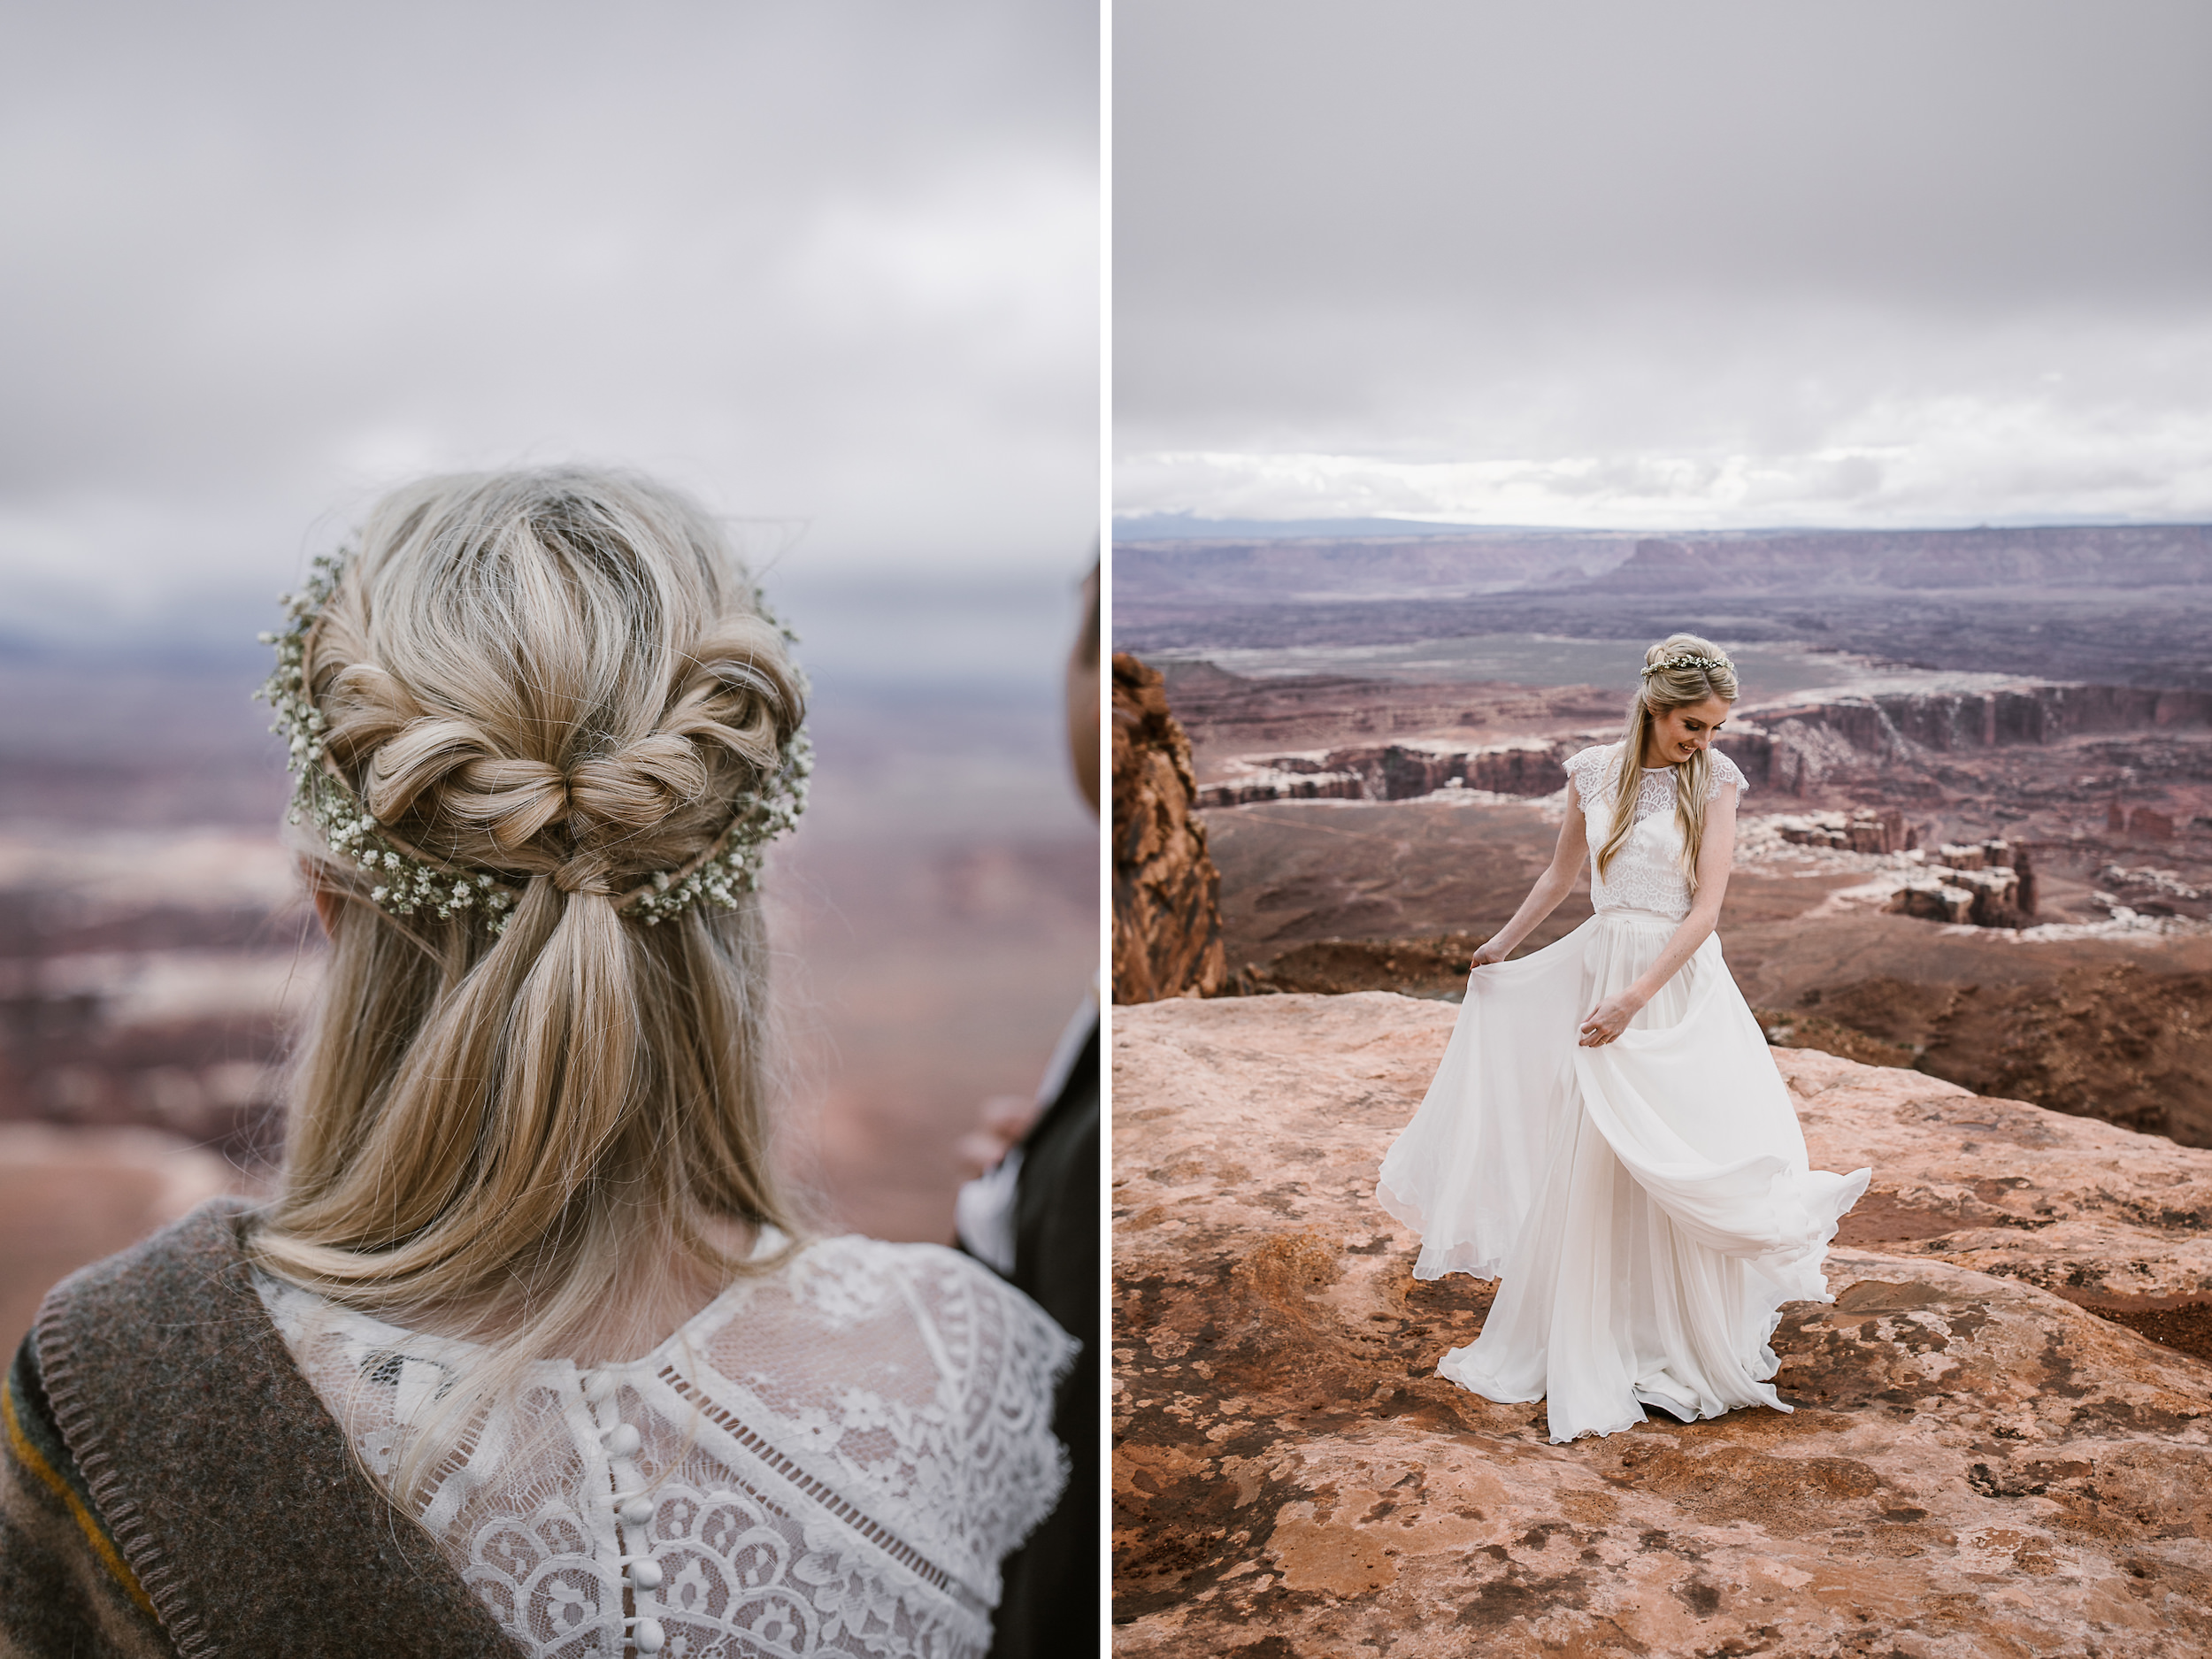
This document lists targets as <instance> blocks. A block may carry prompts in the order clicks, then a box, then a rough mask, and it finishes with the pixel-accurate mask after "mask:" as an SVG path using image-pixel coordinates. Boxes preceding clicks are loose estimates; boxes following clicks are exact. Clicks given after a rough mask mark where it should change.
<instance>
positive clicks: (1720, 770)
mask: <svg viewBox="0 0 2212 1659" xmlns="http://www.w3.org/2000/svg"><path fill="white" fill-rule="evenodd" d="M1710 754H1711V757H1712V762H1713V765H1712V780H1711V781H1710V782H1709V783H1708V784H1707V785H1706V787H1705V798H1706V799H1707V800H1708V801H1717V800H1718V799H1719V798H1720V792H1721V791H1722V790H1723V789H1724V788H1726V787H1728V786H1729V785H1730V784H1734V785H1735V786H1736V799H1737V800H1739V801H1740V800H1742V799H1743V798H1744V796H1745V795H1747V794H1748V793H1749V792H1750V788H1751V786H1750V785H1749V784H1747V783H1746V782H1745V781H1744V775H1743V771H1742V769H1741V768H1740V767H1739V766H1738V765H1737V764H1736V763H1735V762H1734V761H1732V760H1731V759H1729V758H1728V757H1727V756H1725V755H1724V754H1722V753H1721V752H1720V750H1718V749H1713V750H1711V751H1710Z"/></svg>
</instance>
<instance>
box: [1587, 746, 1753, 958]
mask: <svg viewBox="0 0 2212 1659" xmlns="http://www.w3.org/2000/svg"><path fill="white" fill-rule="evenodd" d="M1620 756H1621V746H1620V745H1619V744H1618V743H1606V744H1601V745H1599V746H1598V747H1596V748H1594V749H1583V750H1581V751H1580V752H1578V753H1577V754H1574V755H1571V756H1569V757H1567V777H1568V779H1569V780H1571V782H1572V783H1573V785H1574V787H1575V794H1576V795H1577V797H1578V799H1579V800H1580V801H1581V803H1582V818H1583V826H1584V828H1585V830H1586V833H1587V834H1588V837H1589V846H1590V905H1591V908H1592V909H1593V910H1652V911H1655V912H1657V913H1658V914H1659V915H1661V916H1669V917H1672V918H1674V919H1675V920H1677V921H1679V920H1681V918H1684V917H1685V916H1687V915H1688V914H1689V913H1690V884H1689V882H1688V881H1687V880H1686V879H1684V876H1683V873H1682V830H1681V827H1680V826H1679V825H1678V824H1677V823H1676V822H1675V818H1674V794H1675V779H1674V768H1673V767H1671V766H1647V767H1646V768H1645V769H1644V778H1643V783H1642V786H1641V787H1640V788H1639V789H1638V790H1637V792H1636V826H1635V828H1633V829H1632V830H1631V831H1630V832H1629V833H1628V839H1627V840H1626V841H1624V842H1622V843H1621V848H1620V850H1619V851H1618V852H1617V853H1615V854H1614V855H1613V863H1612V866H1611V868H1609V870H1608V871H1607V872H1605V874H1604V875H1602V876H1601V875H1599V874H1598V849H1599V848H1601V847H1602V846H1603V845H1604V844H1605V838H1606V836H1607V835H1608V834H1609V833H1611V830H1612V827H1613V810H1612V802H1613V780H1614V778H1615V776H1616V775H1617V773H1616V772H1615V770H1614V769H1615V768H1616V767H1617V765H1618V764H1620ZM1706 757H1707V759H1709V761H1710V762H1711V763H1712V764H1711V774H1710V782H1709V784H1708V785H1707V787H1706V792H1705V798H1706V799H1707V800H1708V801H1715V800H1717V799H1719V797H1720V792H1721V791H1722V790H1723V789H1728V788H1732V789H1734V790H1735V791H1736V798H1737V799H1738V800H1739V801H1740V800H1742V799H1743V792H1744V789H1745V788H1746V787H1747V786H1746V785H1745V783H1744V775H1743V773H1742V772H1740V771H1738V770H1737V767H1736V763H1735V762H1734V761H1732V760H1731V759H1729V758H1728V757H1727V756H1725V755H1724V754H1722V753H1721V752H1720V750H1718V749H1708V750H1707V751H1706Z"/></svg>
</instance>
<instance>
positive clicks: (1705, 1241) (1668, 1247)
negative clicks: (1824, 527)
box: [1376, 634, 1870, 1440]
mask: <svg viewBox="0 0 2212 1659" xmlns="http://www.w3.org/2000/svg"><path fill="white" fill-rule="evenodd" d="M1644 663H1645V665H1644V671H1643V683H1642V687H1641V688H1640V690H1639V691H1638V692H1637V693H1636V695H1635V697H1634V699H1633V700H1632V702H1631V703H1630V704H1629V711H1628V725H1627V730H1626V732H1625V733H1624V734H1623V737H1622V740H1621V741H1619V742H1618V743H1615V744H1609V745H1606V746H1603V747H1600V748H1595V749H1584V750H1582V751H1581V752H1580V753H1579V754H1577V755H1575V756H1573V757H1571V758H1570V759H1569V760H1568V762H1567V776H1568V780H1569V786H1570V787H1569V788H1568V790H1567V816H1566V822H1565V823H1564V824H1563V826H1561V828H1560V832H1559V846H1558V850H1557V851H1556V852H1555V854H1554V855H1553V857H1552V862H1551V864H1550V867H1549V868H1548V869H1547V870H1546V871H1545V872H1544V873H1543V874H1542V875H1541V876H1540V877H1539V878H1538V879H1537V882H1536V885H1535V887H1533V888H1532V890H1531V892H1530V893H1529V895H1528V897H1527V899H1526V900H1525V901H1524V902H1523V903H1522V905H1521V908H1520V909H1519V910H1517V912H1516V913H1515V914H1514V917H1513V919H1512V920H1511V921H1509V922H1508V923H1507V924H1506V925H1505V926H1504V927H1503V928H1502V929H1501V930H1500V931H1499V933H1497V934H1496V935H1495V936H1494V938H1492V939H1491V940H1490V941H1488V942H1487V943H1486V944H1485V945H1483V947H1482V948H1481V949H1479V950H1478V951H1476V953H1475V957H1474V961H1473V964H1471V972H1470V973H1469V976H1468V981H1467V995H1466V1000H1465V1002H1463V1003H1462V1004H1461V1007H1460V1013H1459V1020H1458V1023H1457V1025H1456V1026H1455V1028H1454V1030H1453V1033H1452V1039H1451V1043H1450V1045H1449V1047H1448V1048H1446V1050H1445V1053H1444V1059H1443V1063H1442V1064H1441V1065H1440V1066H1439V1067H1438V1069H1437V1074H1436V1079H1435V1080H1434V1081H1433V1082H1432V1084H1431V1085H1430V1087H1429V1092H1428V1096H1427V1098H1426V1099H1425V1100H1424V1101H1423V1102H1422V1104H1421V1110H1420V1111H1419V1112H1418V1114H1417V1115H1416V1117H1415V1118H1414V1119H1413V1121H1412V1123H1411V1124H1409V1125H1408V1126H1407V1127H1406V1129H1405V1132H1404V1133H1402V1134H1401V1135H1400V1136H1399V1137H1398V1140H1397V1141H1396V1143H1395V1144H1394V1145H1393V1146H1392V1147H1391V1148H1390V1152H1389V1155H1388V1156H1386V1158H1385V1159H1384V1160H1383V1165H1382V1175H1381V1180H1380V1183H1379V1187H1378V1189H1377V1193H1376V1196H1377V1198H1378V1199H1379V1202H1381V1203H1382V1205H1383V1206H1384V1208H1385V1209H1386V1210H1389V1211H1390V1212H1391V1213H1392V1214H1393V1215H1394V1216H1396V1217H1398V1218H1399V1219H1400V1220H1402V1221H1403V1222H1405V1223H1406V1224H1407V1225H1409V1226H1411V1227H1413V1228H1414V1229H1415V1230H1416V1231H1417V1232H1418V1233H1420V1235H1421V1254H1420V1259H1419V1261H1418V1262H1417V1264H1416V1266H1415V1268H1414V1272H1415V1274H1416V1275H1417V1277H1419V1278H1423V1279H1435V1278H1439V1277H1440V1276H1442V1275H1443V1274H1445V1273H1471V1274H1473V1275H1475V1276H1476V1277H1477V1278H1480V1279H1499V1280H1500V1281H1501V1283H1500V1285H1499V1289H1498V1294H1497V1299H1496V1301H1495V1302H1494V1303H1493V1304H1492V1307H1491V1310H1490V1313H1489V1316H1488V1317H1487V1318H1486V1320H1485V1321H1484V1324H1483V1328H1482V1333H1481V1334H1480V1335H1479V1337H1478V1338H1477V1339H1476V1340H1475V1341H1474V1342H1472V1343H1471V1344H1470V1345H1469V1346H1467V1347H1465V1348H1455V1349H1453V1350H1452V1351H1451V1352H1449V1353H1448V1354H1446V1355H1445V1356H1444V1357H1443V1359H1442V1361H1441V1362H1440V1363H1439V1364H1438V1366H1437V1370H1438V1371H1439V1372H1440V1374H1441V1375H1443V1376H1445V1377H1448V1378H1449V1379H1452V1380H1453V1381H1455V1382H1456V1383H1458V1384H1459V1385H1460V1386H1463V1387H1465V1388H1468V1389H1471V1390H1472V1391H1473V1392H1475V1393H1477V1394H1482V1395H1484V1396H1486V1398H1488V1399H1492V1400H1496V1401H1501V1402H1517V1401H1530V1400H1544V1401H1546V1402H1548V1403H1547V1409H1548V1416H1549V1419H1550V1428H1551V1438H1552V1439H1553V1440H1572V1439H1574V1438H1575V1437H1576V1436H1577V1435H1580V1434H1590V1433H1596V1434H1610V1433H1613V1432H1616V1431H1617V1430H1620V1429H1624V1428H1627V1427H1629V1426H1631V1425H1633V1424H1635V1423H1638V1422H1640V1421H1642V1420H1643V1417H1644V1415H1645V1408H1646V1407H1647V1406H1648V1407H1651V1408H1653V1409H1657V1410H1660V1411H1663V1412H1665V1413H1666V1414H1668V1415H1669V1416H1671V1417H1677V1418H1679V1419H1681V1420H1684V1421H1691V1420H1694V1419H1696V1418H1700V1417H1717V1416H1719V1415H1720V1414H1721V1413H1722V1412H1724V1411H1728V1410H1731V1409H1734V1408H1736V1407H1738V1406H1747V1405H1767V1406H1772V1407H1774V1408H1775V1409H1778V1410H1782V1411H1786V1410H1788V1409H1790V1408H1789V1407H1788V1406H1787V1405H1786V1404H1784V1403H1783V1402H1782V1401H1781V1400H1780V1399H1779V1398H1778V1396H1777V1395H1776V1394H1775V1392H1774V1388H1773V1385H1772V1382H1771V1380H1770V1379H1772V1377H1773V1376H1774V1372H1775V1369H1776V1362H1775V1357H1774V1355H1773V1352H1772V1351H1771V1350H1770V1348H1769V1347H1768V1346H1767V1340H1768V1338H1769V1337H1770V1335H1771V1334H1772V1333H1773V1331H1774V1326H1775V1323H1776V1318H1777V1314H1776V1310H1777V1309H1778V1308H1779V1307H1780V1306H1781V1305H1782V1304H1783V1303H1784V1302H1800V1301H1819V1302H1825V1301H1827V1300H1829V1297H1828V1293H1827V1286H1826V1281H1825V1280H1824V1278H1823V1277H1822V1274H1821V1263H1822V1260H1823V1258H1824V1256H1825V1253H1826V1250H1827V1246H1828V1242H1829V1240H1831V1239H1832V1238H1833V1237H1834V1236H1835V1232H1836V1225H1837V1222H1838V1220H1839V1218H1840V1217H1841V1216H1842V1215H1843V1213H1844V1212H1845V1211H1846V1210H1849V1209H1850V1208H1851V1206H1852V1205H1853V1204H1854V1203H1855V1202H1858V1198H1859V1194H1861V1193H1863V1192H1864V1191H1865V1190H1866V1184H1867V1179H1868V1176H1869V1174H1870V1171H1866V1170H1860V1171H1857V1172H1855V1174H1852V1175H1848V1176H1842V1175H1834V1174H1830V1173H1828V1172H1827V1171H1819V1170H1811V1169H1809V1168H1808V1167H1807V1158H1806V1153H1805V1140H1804V1136H1803V1134H1802V1133H1801V1132H1800V1130H1799V1128H1798V1124H1797V1115H1796V1113H1795V1111H1794V1110H1792V1108H1791V1105H1790V1100H1789V1094H1788V1092H1787V1090H1786V1089H1785V1088H1784V1087H1783V1085H1782V1080H1781V1078H1780V1076H1779V1074H1778V1072H1777V1071H1776V1070H1775V1066H1774V1062H1773V1060H1772V1058H1771V1057H1770V1056H1769V1054H1768V1052H1767V1047H1766V1041H1765V1039H1764V1038H1763V1036H1762V1035H1761V1033H1760V1031H1759V1027H1758V1024H1757V1022H1756V1021H1755V1020H1754V1019H1753V1018H1752V1016H1751V1010H1749V1009H1748V1008H1747V1007H1746V1006H1745V1004H1744V1000H1743V996H1742V994H1741V993H1740V992H1739V991H1738V990H1737V988H1736V985H1735V981H1734V980H1733V979H1731V978H1730V977H1729V972H1728V966H1727V964H1725V963H1724V961H1722V959H1721V949H1720V940H1719V939H1718V937H1717V935H1716V934H1715V933H1714V931H1713V930H1714V926H1715V924H1716V923H1717V921H1718V920H1719V918H1720V908H1721V900H1722V898H1723V896H1724V894H1725V893H1726V890H1727V886H1728V872H1729V864H1730V860H1731V858H1732V854H1733V849H1734V845H1735V833H1736V807H1737V803H1738V802H1739V801H1740V799H1741V798H1742V795H1743V791H1744V787H1745V786H1744V779H1743V774H1742V773H1741V772H1739V771H1738V770H1737V768H1736V766H1735V764H1733V763H1732V761H1730V760H1729V758H1728V757H1726V756H1725V755H1723V754H1720V753H1718V752H1717V751H1716V750H1715V749H1713V747H1712V742H1713V737H1714V734H1715V733H1717V732H1718V731H1720V729H1721V728H1722V726H1724V723H1725V722H1726V721H1727V718H1728V715H1729V709H1730V705H1732V703H1734V702H1735V700H1736V673H1735V669H1734V667H1733V665H1732V664H1730V662H1729V661H1728V659H1727V657H1726V656H1725V655H1724V653H1723V652H1722V651H1721V650H1720V649H1719V648H1718V647H1717V646H1715V645H1713V644H1711V643H1709V641H1705V640H1702V639H1700V638H1698V637H1697V636H1696V635H1694V634H1674V635H1672V636H1671V638H1668V639H1666V640H1663V641H1660V643H1658V644H1656V645H1655V646H1653V647H1652V648H1651V649H1650V650H1649V651H1647V653H1646V654H1645V659H1644ZM1585 858H1587V859H1588V860H1589V861H1590V864H1591V866H1592V875H1591V881H1590V890H1591V901H1592V905H1593V908H1594V910H1596V912H1597V913H1596V915H1594V917H1592V918H1591V919H1590V920H1589V921H1587V922H1586V923H1584V924H1583V925H1582V926H1580V927H1578V928H1577V929H1576V930H1575V931H1574V932H1573V933H1570V934H1569V935H1568V936H1567V937H1566V938H1564V939H1562V940H1560V941H1557V942H1556V943H1555V944H1553V945H1550V946H1548V947H1547V948H1545V949H1541V950H1539V951H1536V952H1534V953H1533V954H1532V955H1530V956H1525V957H1523V958H1521V959H1519V960H1517V961H1515V960H1509V958H1510V957H1511V956H1512V953H1513V950H1514V949H1515V948H1516V947H1517V946H1518V945H1519V944H1520V942H1521V941H1523V940H1525V939H1526V938H1527V937H1528V935H1529V933H1531V932H1532V931H1533V930H1534V928H1535V927H1536V926H1537V925H1538V924H1539V923H1540V922H1541V921H1542V920H1543V919H1544V918H1545V917H1547V916H1548V915H1549V914H1550V913H1551V912H1552V910H1554V909H1555V907H1556V906H1557V905H1558V903H1559V902H1560V901H1561V900H1562V899H1563V898H1565V897H1566V896H1567V895H1568V894H1569V893H1570V892H1571V891H1572V890H1573V888H1574V885H1575V880H1576V878H1577V876H1578V874H1579V872H1580V871H1581V868H1582V864H1583V861H1584V860H1585Z"/></svg>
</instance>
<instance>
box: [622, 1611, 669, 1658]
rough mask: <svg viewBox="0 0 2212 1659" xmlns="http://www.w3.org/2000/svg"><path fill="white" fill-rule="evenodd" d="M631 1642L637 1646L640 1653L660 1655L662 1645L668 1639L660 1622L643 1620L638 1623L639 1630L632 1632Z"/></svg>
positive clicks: (650, 1619) (651, 1619) (649, 1619)
mask: <svg viewBox="0 0 2212 1659" xmlns="http://www.w3.org/2000/svg"><path fill="white" fill-rule="evenodd" d="M630 1640H632V1641H633V1642H634V1643H635V1644H636V1645H637V1650H638V1651H639V1652H640V1653H658V1652H659V1651H660V1650H661V1644H662V1643H663V1642H664V1641H666V1640H668V1638H667V1637H666V1636H665V1635H664V1634H663V1633H662V1631H661V1622H660V1620H658V1619H657V1618H641V1619H640V1620H638V1622H637V1628H636V1629H635V1630H634V1631H632V1632H630Z"/></svg>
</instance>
